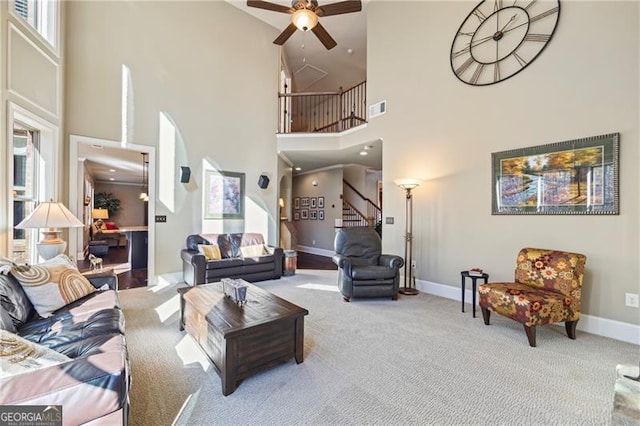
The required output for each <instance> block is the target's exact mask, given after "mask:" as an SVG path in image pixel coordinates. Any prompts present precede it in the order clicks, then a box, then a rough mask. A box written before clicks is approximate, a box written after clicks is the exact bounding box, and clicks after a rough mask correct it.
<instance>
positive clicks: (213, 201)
mask: <svg viewBox="0 0 640 426" xmlns="http://www.w3.org/2000/svg"><path fill="white" fill-rule="evenodd" d="M203 193H204V214H203V217H204V218H205V219H244V204H245V200H244V196H245V174H244V173H235V172H226V171H218V170H207V171H205V183H204V191H203Z"/></svg>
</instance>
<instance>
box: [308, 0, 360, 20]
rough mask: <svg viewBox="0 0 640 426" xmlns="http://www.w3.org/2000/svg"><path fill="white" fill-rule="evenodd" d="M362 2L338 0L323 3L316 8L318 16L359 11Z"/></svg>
mask: <svg viewBox="0 0 640 426" xmlns="http://www.w3.org/2000/svg"><path fill="white" fill-rule="evenodd" d="M361 10H362V2H360V0H348V1H340V2H338V3H331V4H325V5H323V6H320V7H318V8H317V9H316V14H317V15H318V16H333V15H342V14H343V13H353V12H360V11H361Z"/></svg>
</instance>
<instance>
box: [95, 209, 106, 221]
mask: <svg viewBox="0 0 640 426" xmlns="http://www.w3.org/2000/svg"><path fill="white" fill-rule="evenodd" d="M91 217H92V218H94V219H109V210H107V209H93V211H92V212H91Z"/></svg>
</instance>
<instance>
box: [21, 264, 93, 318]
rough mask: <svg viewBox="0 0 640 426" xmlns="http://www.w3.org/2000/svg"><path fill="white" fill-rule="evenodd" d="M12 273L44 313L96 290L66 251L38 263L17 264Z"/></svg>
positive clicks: (46, 314) (46, 313) (42, 313)
mask: <svg viewBox="0 0 640 426" xmlns="http://www.w3.org/2000/svg"><path fill="white" fill-rule="evenodd" d="M11 274H12V275H13V276H14V277H15V278H16V279H17V280H18V282H19V283H20V285H21V286H22V288H23V289H24V292H25V293H26V294H27V297H28V298H29V300H30V301H31V303H32V304H33V306H34V308H35V310H36V311H37V312H38V314H39V315H40V316H42V317H47V316H49V315H51V313H52V312H53V311H55V310H56V309H59V308H61V307H63V306H65V305H68V304H69V303H71V302H73V301H75V300H78V299H80V298H82V297H84V296H86V295H88V294H90V293H93V292H94V291H95V290H96V289H95V287H94V286H93V285H91V283H90V282H89V280H87V278H86V277H85V276H84V275H82V274H81V273H80V272H79V271H78V269H77V268H76V267H75V266H74V265H73V264H72V263H71V261H70V260H69V259H68V258H67V257H66V256H63V255H62V256H56V257H55V258H53V259H51V260H50V261H47V262H44V263H41V264H39V265H24V266H14V267H12V268H11Z"/></svg>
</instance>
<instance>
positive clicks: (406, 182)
mask: <svg viewBox="0 0 640 426" xmlns="http://www.w3.org/2000/svg"><path fill="white" fill-rule="evenodd" d="M394 183H395V184H396V185H398V186H399V187H400V188H402V189H414V188H417V187H418V186H420V184H421V183H422V181H421V180H420V179H415V178H404V179H396V180H394Z"/></svg>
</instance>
